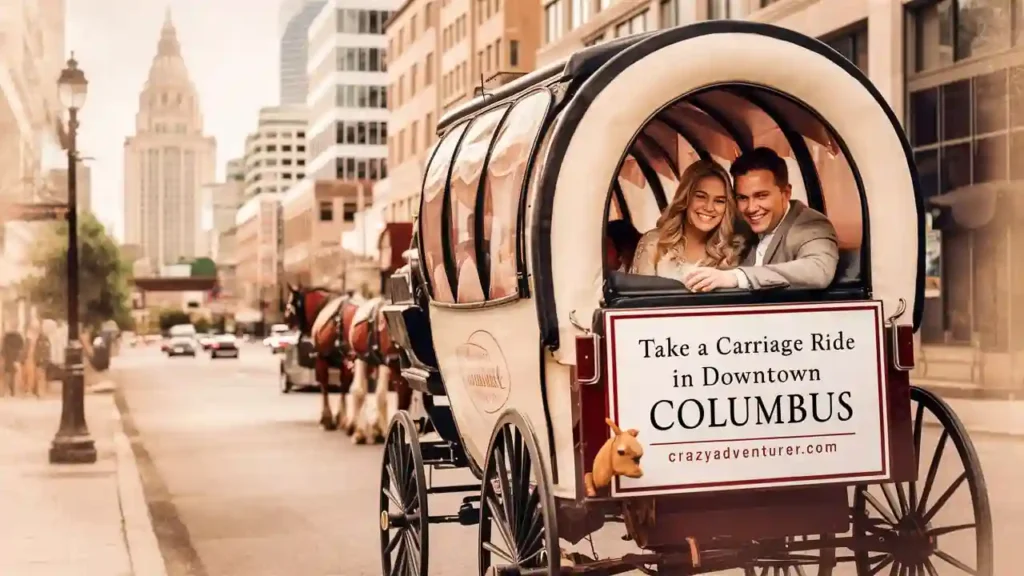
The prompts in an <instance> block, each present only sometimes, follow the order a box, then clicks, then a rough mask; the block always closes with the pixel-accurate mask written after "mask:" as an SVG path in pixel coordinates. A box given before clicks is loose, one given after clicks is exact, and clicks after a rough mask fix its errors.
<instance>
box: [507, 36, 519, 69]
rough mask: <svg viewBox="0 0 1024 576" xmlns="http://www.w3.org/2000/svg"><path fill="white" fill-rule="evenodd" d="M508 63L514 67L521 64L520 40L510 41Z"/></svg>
mask: <svg viewBox="0 0 1024 576" xmlns="http://www.w3.org/2000/svg"><path fill="white" fill-rule="evenodd" d="M508 64H509V66H512V67H513V68H515V67H516V66H519V40H509V41H508Z"/></svg>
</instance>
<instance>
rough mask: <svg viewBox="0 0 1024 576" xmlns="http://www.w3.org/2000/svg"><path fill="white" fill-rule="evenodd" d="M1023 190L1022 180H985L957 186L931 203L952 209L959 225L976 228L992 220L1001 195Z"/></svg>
mask: <svg viewBox="0 0 1024 576" xmlns="http://www.w3.org/2000/svg"><path fill="white" fill-rule="evenodd" d="M1022 190H1024V182H1022V181H1009V182H985V183H983V184H972V185H970V186H962V187H960V188H956V189H955V190H951V191H949V192H946V193H945V194H941V195H939V196H936V197H934V198H932V199H931V200H929V204H930V205H931V206H935V207H938V208H945V209H948V210H950V211H951V212H952V215H953V220H954V221H955V222H956V223H957V224H958V225H959V226H962V227H964V228H968V229H975V228H980V227H982V226H984V225H986V224H988V223H989V222H991V221H992V218H994V217H995V215H996V209H997V205H998V204H999V197H1000V196H1001V195H1003V194H1011V193H1017V194H1019V193H1021V191H1022Z"/></svg>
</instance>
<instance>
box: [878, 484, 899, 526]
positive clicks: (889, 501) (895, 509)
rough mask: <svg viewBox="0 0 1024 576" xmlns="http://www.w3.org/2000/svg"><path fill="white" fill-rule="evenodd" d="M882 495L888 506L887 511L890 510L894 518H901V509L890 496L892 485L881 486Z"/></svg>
mask: <svg viewBox="0 0 1024 576" xmlns="http://www.w3.org/2000/svg"><path fill="white" fill-rule="evenodd" d="M881 489H882V495H883V496H885V503H886V504H888V505H889V510H892V512H893V515H894V517H896V518H898V517H901V516H903V508H902V507H901V506H900V505H899V504H898V503H897V502H896V498H894V497H893V495H892V485H891V484H882V485H881Z"/></svg>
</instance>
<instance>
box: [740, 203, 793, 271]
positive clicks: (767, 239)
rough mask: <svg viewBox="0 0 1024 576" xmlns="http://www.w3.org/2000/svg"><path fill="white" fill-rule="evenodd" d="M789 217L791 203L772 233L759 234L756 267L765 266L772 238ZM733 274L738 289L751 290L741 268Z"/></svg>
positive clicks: (755, 252)
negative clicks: (765, 256) (765, 258)
mask: <svg viewBox="0 0 1024 576" xmlns="http://www.w3.org/2000/svg"><path fill="white" fill-rule="evenodd" d="M788 215H789V203H788V202H787V203H786V211H785V212H783V213H782V218H780V219H779V223H778V224H776V225H775V228H772V229H771V231H769V232H765V233H764V234H758V235H757V237H758V240H757V246H756V247H755V248H754V266H764V255H765V253H766V252H768V246H771V243H772V238H774V237H775V231H776V230H778V229H779V226H780V225H782V221H783V220H785V219H786V216H788ZM732 272H733V274H735V275H736V282H737V288H743V289H749V288H750V280H749V279H748V278H747V275H746V274H744V273H743V271H742V270H740V269H739V268H736V269H734V270H733V271H732Z"/></svg>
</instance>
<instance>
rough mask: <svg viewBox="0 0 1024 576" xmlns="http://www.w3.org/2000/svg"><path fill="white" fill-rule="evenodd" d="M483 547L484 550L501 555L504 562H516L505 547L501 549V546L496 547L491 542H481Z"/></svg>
mask: <svg viewBox="0 0 1024 576" xmlns="http://www.w3.org/2000/svg"><path fill="white" fill-rule="evenodd" d="M483 548H484V550H487V551H488V552H490V553H491V554H497V555H498V556H500V557H501V559H502V560H504V561H505V562H508V563H509V564H515V563H516V561H515V558H513V557H512V555H511V554H509V553H508V552H506V551H505V549H503V548H498V547H497V546H495V545H494V544H493V543H492V542H484V543H483Z"/></svg>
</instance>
